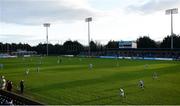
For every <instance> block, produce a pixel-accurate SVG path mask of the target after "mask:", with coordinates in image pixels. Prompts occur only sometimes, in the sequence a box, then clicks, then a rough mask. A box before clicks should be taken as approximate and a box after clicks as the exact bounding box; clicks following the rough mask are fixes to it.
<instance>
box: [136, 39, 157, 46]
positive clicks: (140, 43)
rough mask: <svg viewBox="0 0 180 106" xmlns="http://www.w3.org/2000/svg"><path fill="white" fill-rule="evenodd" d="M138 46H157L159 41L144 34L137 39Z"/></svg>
mask: <svg viewBox="0 0 180 106" xmlns="http://www.w3.org/2000/svg"><path fill="white" fill-rule="evenodd" d="M136 42H137V48H157V47H158V45H157V43H156V42H155V41H154V40H152V39H151V38H149V37H148V36H143V37H140V38H138V39H137V41H136Z"/></svg>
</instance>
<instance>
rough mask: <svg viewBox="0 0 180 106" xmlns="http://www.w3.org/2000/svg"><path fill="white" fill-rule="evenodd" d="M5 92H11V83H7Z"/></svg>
mask: <svg viewBox="0 0 180 106" xmlns="http://www.w3.org/2000/svg"><path fill="white" fill-rule="evenodd" d="M7 90H8V91H11V90H12V81H8V83H7Z"/></svg>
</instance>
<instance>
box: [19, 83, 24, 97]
mask: <svg viewBox="0 0 180 106" xmlns="http://www.w3.org/2000/svg"><path fill="white" fill-rule="evenodd" d="M20 90H21V93H22V94H23V92H24V80H21V81H20Z"/></svg>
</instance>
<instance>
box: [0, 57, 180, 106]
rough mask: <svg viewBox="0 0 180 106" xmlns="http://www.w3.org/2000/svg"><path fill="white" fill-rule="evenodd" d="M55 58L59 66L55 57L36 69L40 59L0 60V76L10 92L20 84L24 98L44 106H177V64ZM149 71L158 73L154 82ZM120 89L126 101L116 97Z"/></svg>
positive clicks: (179, 68) (179, 76) (179, 99)
mask: <svg viewBox="0 0 180 106" xmlns="http://www.w3.org/2000/svg"><path fill="white" fill-rule="evenodd" d="M60 58H61V59H62V62H61V63H59V64H58V63H57V60H58V59H57V56H52V57H43V58H42V64H40V61H41V58H40V57H29V58H25V59H23V58H13V59H0V63H1V64H4V68H3V69H0V75H4V76H5V78H6V80H11V81H13V89H14V91H15V92H17V91H16V90H15V89H17V86H18V85H19V82H20V80H24V81H25V92H24V96H27V97H29V98H32V99H35V100H38V101H40V102H42V103H44V104H84V105H85V104H96V105H99V104H100V105H102V104H107V105H114V104H115V105H116V104H117V105H118V104H130V105H131V104H157V105H158V104H170V105H172V104H180V62H179V61H145V60H122V59H119V60H117V59H98V58H78V57H77V58H76V57H74V58H69V57H60ZM90 63H92V64H93V69H92V70H90V69H89V67H88V65H89V64H90ZM146 64H147V67H145V66H146ZM37 66H39V67H40V71H39V72H37V71H36V70H37ZM27 68H29V69H30V71H29V75H28V76H26V75H25V70H26V69H27ZM153 72H156V73H157V74H158V78H157V79H155V80H154V79H153V78H152V74H153ZM139 80H143V81H144V84H145V89H144V90H142V89H140V88H139V87H138V81H139ZM120 88H123V89H124V91H125V95H126V97H124V98H123V97H120V96H119V89H120Z"/></svg>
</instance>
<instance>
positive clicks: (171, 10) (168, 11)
mask: <svg viewBox="0 0 180 106" xmlns="http://www.w3.org/2000/svg"><path fill="white" fill-rule="evenodd" d="M173 14H178V8H173V9H168V10H166V15H171V49H173V48H174V47H173V34H174V33H173Z"/></svg>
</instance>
